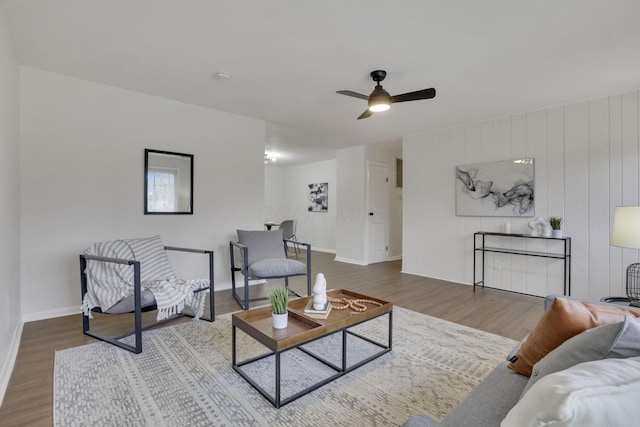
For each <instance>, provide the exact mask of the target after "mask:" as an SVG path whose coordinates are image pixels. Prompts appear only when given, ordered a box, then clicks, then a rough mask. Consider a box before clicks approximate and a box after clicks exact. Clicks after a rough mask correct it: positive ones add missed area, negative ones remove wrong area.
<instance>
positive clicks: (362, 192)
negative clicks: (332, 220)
mask: <svg viewBox="0 0 640 427" xmlns="http://www.w3.org/2000/svg"><path fill="white" fill-rule="evenodd" d="M365 160H366V147H365V146H363V145H360V146H357V147H352V148H345V149H343V150H338V153H337V155H336V161H337V163H336V179H337V181H338V183H339V185H338V194H337V199H338V200H337V203H338V206H339V209H340V211H339V213H338V215H337V217H336V260H338V261H344V262H350V263H354V264H365V263H366V250H365V242H366V234H365V233H366V229H365V224H366V223H365V221H366V218H365V210H366V209H367V205H366V182H365V178H366V161H365Z"/></svg>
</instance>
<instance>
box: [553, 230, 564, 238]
mask: <svg viewBox="0 0 640 427" xmlns="http://www.w3.org/2000/svg"><path fill="white" fill-rule="evenodd" d="M551 237H555V238H556V239H560V238H561V237H562V230H553V231H552V234H551Z"/></svg>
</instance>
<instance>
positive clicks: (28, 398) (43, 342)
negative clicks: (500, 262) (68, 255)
mask: <svg viewBox="0 0 640 427" xmlns="http://www.w3.org/2000/svg"><path fill="white" fill-rule="evenodd" d="M300 258H301V259H305V256H304V255H302V256H301V257H300ZM333 258H334V255H332V254H326V253H320V252H313V254H312V271H313V275H314V276H315V274H317V273H324V275H325V277H326V280H327V289H350V290H352V291H356V292H359V293H362V294H365V295H371V296H375V297H378V298H381V299H384V300H387V301H391V302H393V303H394V304H395V305H398V306H400V307H404V308H408V309H410V310H414V311H418V312H420V313H424V314H428V315H430V316H435V317H439V318H441V319H445V320H449V321H451V322H455V323H459V324H462V325H466V326H470V327H472V328H476V329H481V330H483V331H487V332H491V333H494V334H497V335H502V336H504V337H508V338H512V339H515V340H519V339H521V338H522V337H523V336H524V335H525V334H526V333H528V332H529V330H530V329H531V328H532V327H533V326H535V324H536V323H537V322H538V320H539V319H540V316H542V312H543V300H542V299H541V298H539V297H532V296H527V295H521V294H516V293H511V292H505V291H499V290H494V289H477V290H476V292H473V290H472V288H471V287H470V286H467V285H462V284H457V283H451V282H446V281H443V280H436V279H429V278H425V277H419V276H413V275H410V274H403V273H401V271H400V270H401V266H402V263H401V261H389V262H383V263H378V264H372V265H369V266H358V265H352V264H345V263H340V262H335V261H333ZM216 268H218V269H219V268H228V267H227V266H222V265H217V266H216ZM78 281H79V278H78ZM277 284H278V283H277V282H275V283H269V284H268V285H264V286H266V287H267V289H269V288H271V287H273V286H275V285H277ZM291 286H292V287H293V288H294V289H297V290H299V291H300V292H301V293H302V292H304V290H305V285H304V279H303V278H295V280H292V281H291ZM79 287H80V284H79V283H78V288H79ZM262 287H263V285H257V286H254V287H252V291H253V290H254V288H255V291H262V292H264V290H263V289H261V288H262ZM252 295H253V293H252ZM264 303H265V302H262V304H264ZM78 305H80V302H78ZM256 305H261V304H258V303H256ZM239 308H240V307H239V306H238V304H237V303H236V302H235V300H234V299H233V297H232V296H231V291H230V290H225V291H218V292H216V315H220V314H225V313H230V312H233V311H237V310H239ZM95 317H96V319H95V322H94V321H92V328H94V327H95V328H96V329H98V328H100V330H102V331H103V332H106V333H111V332H113V333H114V334H117V333H118V332H120V333H123V332H125V331H127V330H129V329H132V326H131V325H132V324H133V323H132V320H131V317H130V315H95ZM154 317H155V312H150V313H146V317H145V319H146V320H150V321H152V320H153V319H154ZM178 321H183V319H180V320H178ZM184 321H188V320H186V319H185V320H184ZM149 323H150V322H149ZM173 323H175V322H173ZM173 323H169V325H171V324H173ZM143 339H144V338H143ZM96 341H97V340H95V339H93V338H91V337H88V336H86V335H84V334H83V333H82V318H81V315H80V314H77V315H72V316H65V317H59V318H55V319H48V320H41V321H37V322H29V323H26V324H25V325H24V328H23V332H22V339H21V342H20V348H19V351H18V357H17V360H16V364H15V367H14V370H13V373H12V376H11V379H10V382H9V386H8V389H7V392H6V395H5V398H4V401H3V404H2V406H1V407H0V426H51V425H52V424H53V409H52V408H53V363H54V355H55V351H56V350H63V349H66V348H70V347H76V346H80V345H83V344H89V343H93V342H96ZM123 351H124V350H123ZM78 381H79V382H81V381H82V379H81V378H79V379H78Z"/></svg>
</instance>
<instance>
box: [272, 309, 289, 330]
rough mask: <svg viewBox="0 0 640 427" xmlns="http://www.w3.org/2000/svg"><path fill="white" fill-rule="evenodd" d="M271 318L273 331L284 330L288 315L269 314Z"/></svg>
mask: <svg viewBox="0 0 640 427" xmlns="http://www.w3.org/2000/svg"><path fill="white" fill-rule="evenodd" d="M271 318H272V319H273V329H284V328H286V327H287V321H288V319H289V314H288V313H284V314H275V313H271Z"/></svg>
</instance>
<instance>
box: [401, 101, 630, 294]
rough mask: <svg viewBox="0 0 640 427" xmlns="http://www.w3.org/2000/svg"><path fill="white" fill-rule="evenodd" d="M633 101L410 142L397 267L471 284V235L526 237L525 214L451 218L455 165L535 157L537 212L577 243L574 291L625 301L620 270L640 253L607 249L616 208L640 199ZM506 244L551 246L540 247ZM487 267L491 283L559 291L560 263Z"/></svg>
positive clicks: (539, 114)
mask: <svg viewBox="0 0 640 427" xmlns="http://www.w3.org/2000/svg"><path fill="white" fill-rule="evenodd" d="M639 100H640V96H639V92H637V91H635V92H631V93H625V94H622V95H615V96H610V97H607V98H601V99H595V100H591V101H585V102H580V103H575V104H570V105H564V106H558V107H553V108H548V109H544V110H539V111H533V112H529V113H525V114H518V115H513V116H509V117H503V118H498V119H495V120H488V121H484V122H481V123H474V124H469V125H466V126H460V127H455V128H450V129H444V130H440V131H436V132H431V133H425V134H419V135H412V136H406V137H405V138H404V172H405V180H404V200H405V206H404V224H405V227H404V250H403V253H404V258H403V261H404V262H403V270H404V271H405V272H408V273H413V274H418V275H423V276H430V277H437V278H442V279H446V280H450V281H454V282H460V283H467V284H470V283H471V282H472V273H473V267H472V265H473V254H472V253H473V250H472V247H473V243H472V235H473V233H474V232H475V231H478V230H486V231H499V230H500V229H501V227H502V225H503V224H504V223H505V222H507V221H510V222H511V223H512V232H514V233H517V232H525V231H526V230H527V228H526V222H527V221H528V220H529V219H530V218H529V219H524V218H483V217H457V216H456V215H455V199H454V166H455V165H460V164H465V163H476V162H486V161H494V160H505V159H512V158H517V157H521V156H533V157H534V158H535V180H536V182H535V184H536V188H535V192H536V193H535V201H536V216H542V217H549V216H563V217H564V218H565V223H564V227H563V228H564V233H565V235H568V236H571V238H572V241H573V251H572V259H573V264H572V271H571V274H572V295H576V296H580V297H589V298H601V297H603V296H605V295H624V294H625V292H624V270H625V269H626V266H627V265H628V264H630V263H632V262H637V260H638V251H637V250H629V249H620V248H616V247H611V246H609V231H610V229H611V224H612V221H613V212H614V209H615V206H619V205H638V202H639V198H638V194H639V189H640V185H639V181H640V165H639V152H640V150H639V140H638V123H639V108H638V104H639ZM502 243H503V244H506V245H513V247H522V248H527V249H530V250H536V249H543V250H544V249H547V243H546V242H543V243H541V242H540V241H537V242H533V241H529V243H526V244H524V243H515V241H514V240H509V239H505V240H504V241H503V242H502ZM550 244H551V243H549V245H550ZM493 259H500V261H501V264H502V268H501V269H500V270H494V269H493V268H491V266H492V265H493V262H492V260H493ZM487 266H488V267H489V268H488V270H487V285H492V286H495V287H498V288H502V289H509V290H514V291H518V292H526V293H532V294H536V295H544V294H546V293H551V292H559V291H560V292H561V291H562V287H561V280H562V271H561V268H562V264H561V262H559V261H547V260H544V259H538V258H531V257H521V256H513V255H500V257H497V258H492V259H489V262H488V263H487Z"/></svg>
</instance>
